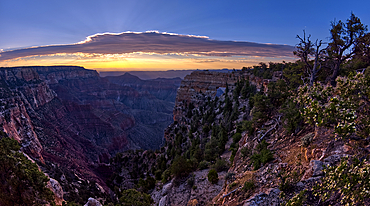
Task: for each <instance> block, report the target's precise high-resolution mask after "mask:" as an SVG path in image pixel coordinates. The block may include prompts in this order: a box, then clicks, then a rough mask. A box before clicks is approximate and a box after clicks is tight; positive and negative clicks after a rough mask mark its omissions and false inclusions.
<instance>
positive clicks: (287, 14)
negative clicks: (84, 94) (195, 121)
mask: <svg viewBox="0 0 370 206" xmlns="http://www.w3.org/2000/svg"><path fill="white" fill-rule="evenodd" d="M349 2H350V3H349ZM369 8H370V1H357V0H353V1H342V0H336V1H332V0H325V1H322V0H320V1H317V0H311V1H299V0H296V1H284V0H282V1H276V0H274V1H267V0H260V1H250V0H243V1H241V0H240V1H233V0H229V1H223V0H197V1H193V0H187V1H180V0H169V1H168V0H166V1H165V0H156V1H153V0H104V1H103V0H99V1H98V0H89V1H85V0H73V1H71V0H63V1H56V0H33V1H30V0H11V1H9V0H0V28H1V30H0V67H9V66H31V65H42V66H43V65H45V66H46V65H77V66H84V67H85V68H89V69H97V70H98V71H115V70H119V71H134V70H148V71H151V70H172V69H175V70H176V69H223V68H229V69H233V68H235V69H241V68H242V67H244V66H252V65H257V64H258V63H259V62H266V63H268V62H281V61H295V60H296V58H295V57H294V56H293V50H294V46H295V45H296V44H297V43H298V40H297V38H296V36H297V35H302V34H303V30H305V31H306V33H308V34H311V35H312V39H322V40H324V42H325V41H328V36H329V29H330V23H331V22H332V21H335V20H344V21H345V20H346V19H347V18H348V17H349V16H350V14H351V12H353V13H354V14H355V15H356V16H358V17H359V18H360V19H361V21H362V23H364V24H365V25H368V24H370V12H368V9H369Z"/></svg>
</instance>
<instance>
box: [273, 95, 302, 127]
mask: <svg viewBox="0 0 370 206" xmlns="http://www.w3.org/2000/svg"><path fill="white" fill-rule="evenodd" d="M300 109H301V108H299V105H297V104H296V103H295V102H294V101H293V100H292V99H288V100H287V101H285V103H284V105H283V106H282V108H281V109H280V110H279V112H280V113H282V114H283V116H282V122H283V127H284V128H285V129H286V131H287V132H288V134H292V133H296V132H297V130H299V128H300V127H301V126H302V123H303V117H302V115H301V113H300Z"/></svg>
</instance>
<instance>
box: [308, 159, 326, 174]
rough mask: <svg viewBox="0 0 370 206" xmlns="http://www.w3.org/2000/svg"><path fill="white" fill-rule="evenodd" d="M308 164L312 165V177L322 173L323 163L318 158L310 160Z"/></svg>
mask: <svg viewBox="0 0 370 206" xmlns="http://www.w3.org/2000/svg"><path fill="white" fill-rule="evenodd" d="M310 166H311V167H312V177H317V176H322V175H324V171H323V169H324V163H323V162H321V161H319V160H311V162H310Z"/></svg>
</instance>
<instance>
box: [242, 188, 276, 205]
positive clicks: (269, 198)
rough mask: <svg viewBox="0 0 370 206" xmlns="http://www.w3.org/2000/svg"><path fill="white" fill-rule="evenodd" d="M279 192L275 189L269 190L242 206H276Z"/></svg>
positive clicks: (253, 197)
mask: <svg viewBox="0 0 370 206" xmlns="http://www.w3.org/2000/svg"><path fill="white" fill-rule="evenodd" d="M279 194H280V190H279V189H277V188H270V189H268V190H267V191H266V192H263V193H259V194H256V195H254V196H252V197H251V198H249V199H248V200H246V201H245V202H244V204H243V206H278V205H280V199H279Z"/></svg>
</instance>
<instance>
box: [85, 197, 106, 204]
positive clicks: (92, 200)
mask: <svg viewBox="0 0 370 206" xmlns="http://www.w3.org/2000/svg"><path fill="white" fill-rule="evenodd" d="M84 206H103V205H102V204H100V202H99V201H97V200H96V199H94V198H92V197H89V200H88V201H87V203H86V204H85V205H84Z"/></svg>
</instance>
